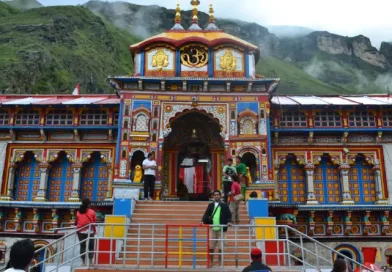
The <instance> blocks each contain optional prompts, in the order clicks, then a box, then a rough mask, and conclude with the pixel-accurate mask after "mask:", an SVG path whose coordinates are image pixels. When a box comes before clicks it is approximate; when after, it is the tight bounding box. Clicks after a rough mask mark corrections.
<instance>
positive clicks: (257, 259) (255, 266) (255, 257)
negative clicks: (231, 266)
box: [242, 247, 272, 272]
mask: <svg viewBox="0 0 392 272" xmlns="http://www.w3.org/2000/svg"><path fill="white" fill-rule="evenodd" d="M250 258H251V259H252V263H251V264H250V265H249V266H247V267H245V268H244V269H243V270H242V272H251V271H272V269H271V268H270V267H269V266H268V265H265V264H263V263H262V262H261V250H260V248H257V247H255V248H253V249H252V251H251V252H250Z"/></svg>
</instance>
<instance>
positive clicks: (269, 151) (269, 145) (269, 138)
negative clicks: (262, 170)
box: [266, 114, 273, 173]
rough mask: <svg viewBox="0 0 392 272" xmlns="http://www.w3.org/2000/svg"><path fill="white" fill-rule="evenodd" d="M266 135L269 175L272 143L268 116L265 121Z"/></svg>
mask: <svg viewBox="0 0 392 272" xmlns="http://www.w3.org/2000/svg"><path fill="white" fill-rule="evenodd" d="M266 122H267V135H268V170H269V172H270V173H271V171H272V169H273V165H272V143H271V125H270V115H269V114H268V116H267V119H266Z"/></svg>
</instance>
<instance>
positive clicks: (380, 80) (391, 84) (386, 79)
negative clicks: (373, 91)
mask: <svg viewBox="0 0 392 272" xmlns="http://www.w3.org/2000/svg"><path fill="white" fill-rule="evenodd" d="M375 84H376V85H377V86H379V87H380V88H382V89H385V90H387V89H388V88H389V91H391V92H392V75H387V74H384V75H379V76H378V77H377V79H376V81H375Z"/></svg>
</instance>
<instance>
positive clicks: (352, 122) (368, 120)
mask: <svg viewBox="0 0 392 272" xmlns="http://www.w3.org/2000/svg"><path fill="white" fill-rule="evenodd" d="M348 124H349V126H350V127H375V126H376V118H375V117H374V115H373V113H371V112H367V111H360V112H352V113H351V114H350V116H349V117H348Z"/></svg>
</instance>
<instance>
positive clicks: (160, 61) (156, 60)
mask: <svg viewBox="0 0 392 272" xmlns="http://www.w3.org/2000/svg"><path fill="white" fill-rule="evenodd" d="M151 65H152V67H157V68H158V70H159V71H161V70H162V69H163V67H167V66H168V65H169V56H168V55H166V54H165V52H164V51H163V49H159V50H158V51H157V53H156V54H155V55H154V56H153V57H152V63H151Z"/></svg>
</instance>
